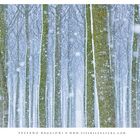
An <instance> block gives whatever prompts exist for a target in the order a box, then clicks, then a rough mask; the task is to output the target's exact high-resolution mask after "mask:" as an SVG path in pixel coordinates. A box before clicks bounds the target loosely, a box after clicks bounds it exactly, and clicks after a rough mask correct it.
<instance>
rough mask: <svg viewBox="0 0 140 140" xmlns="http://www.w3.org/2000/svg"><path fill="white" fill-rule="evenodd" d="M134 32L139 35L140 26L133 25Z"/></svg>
mask: <svg viewBox="0 0 140 140" xmlns="http://www.w3.org/2000/svg"><path fill="white" fill-rule="evenodd" d="M134 32H135V33H137V34H139V33H140V24H135V25H134Z"/></svg>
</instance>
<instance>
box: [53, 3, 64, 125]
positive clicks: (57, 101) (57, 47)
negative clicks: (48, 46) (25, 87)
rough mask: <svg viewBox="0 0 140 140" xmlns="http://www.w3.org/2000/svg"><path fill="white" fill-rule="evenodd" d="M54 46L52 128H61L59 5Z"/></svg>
mask: <svg viewBox="0 0 140 140" xmlns="http://www.w3.org/2000/svg"><path fill="white" fill-rule="evenodd" d="M55 20H56V42H55V43H56V44H55V118H54V126H55V127H61V125H62V122H61V121H62V120H61V5H57V6H56V19H55Z"/></svg>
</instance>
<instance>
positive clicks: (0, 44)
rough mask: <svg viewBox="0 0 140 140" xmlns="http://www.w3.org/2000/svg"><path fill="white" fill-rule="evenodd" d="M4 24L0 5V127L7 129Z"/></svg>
mask: <svg viewBox="0 0 140 140" xmlns="http://www.w3.org/2000/svg"><path fill="white" fill-rule="evenodd" d="M5 56H6V22H5V6H4V5H0V127H7V122H8V91H7V78H6V77H7V76H6V65H5V61H6V57H5Z"/></svg>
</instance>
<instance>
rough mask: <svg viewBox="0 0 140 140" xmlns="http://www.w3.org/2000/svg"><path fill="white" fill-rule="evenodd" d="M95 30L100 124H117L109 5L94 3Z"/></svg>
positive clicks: (108, 125)
mask: <svg viewBox="0 0 140 140" xmlns="http://www.w3.org/2000/svg"><path fill="white" fill-rule="evenodd" d="M92 12H93V28H94V29H93V30H94V45H95V62H96V82H97V91H98V97H99V110H100V126H101V127H114V126H115V105H114V101H115V98H114V92H113V91H114V88H113V87H114V85H113V81H112V78H111V71H110V65H109V46H108V32H107V22H108V21H107V19H108V18H107V7H106V6H103V5H93V11H92Z"/></svg>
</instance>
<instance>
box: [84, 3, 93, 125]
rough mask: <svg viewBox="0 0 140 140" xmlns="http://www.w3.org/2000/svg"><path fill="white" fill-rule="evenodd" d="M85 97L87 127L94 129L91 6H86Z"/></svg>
mask: <svg viewBox="0 0 140 140" xmlns="http://www.w3.org/2000/svg"><path fill="white" fill-rule="evenodd" d="M86 38H87V39H86V49H85V59H86V60H85V67H86V69H85V80H86V81H85V88H86V90H85V97H86V101H85V103H86V107H85V108H86V110H87V111H86V123H87V127H94V125H95V122H94V66H93V65H94V64H93V49H92V34H91V12H90V5H86Z"/></svg>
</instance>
